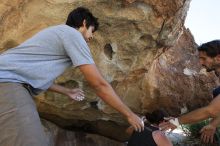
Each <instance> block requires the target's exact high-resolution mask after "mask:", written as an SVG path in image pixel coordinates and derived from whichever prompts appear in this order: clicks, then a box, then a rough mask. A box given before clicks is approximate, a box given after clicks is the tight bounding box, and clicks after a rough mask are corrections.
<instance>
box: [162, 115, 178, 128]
mask: <svg viewBox="0 0 220 146" xmlns="http://www.w3.org/2000/svg"><path fill="white" fill-rule="evenodd" d="M164 120H165V121H164V122H162V123H160V124H159V128H160V130H162V131H167V130H170V131H173V130H174V129H176V128H177V127H178V125H179V122H178V123H177V124H175V122H176V120H177V121H178V119H177V118H174V117H164Z"/></svg>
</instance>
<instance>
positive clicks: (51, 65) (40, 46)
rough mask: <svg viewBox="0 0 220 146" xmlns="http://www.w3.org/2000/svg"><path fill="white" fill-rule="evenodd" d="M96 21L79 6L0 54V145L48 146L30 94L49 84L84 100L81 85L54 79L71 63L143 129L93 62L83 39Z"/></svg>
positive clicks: (88, 12)
mask: <svg viewBox="0 0 220 146" xmlns="http://www.w3.org/2000/svg"><path fill="white" fill-rule="evenodd" d="M98 26H99V24H98V21H97V18H96V17H94V16H93V15H92V13H91V12H90V11H89V10H88V9H86V8H83V7H79V8H77V9H75V10H73V11H72V12H71V13H70V14H69V16H68V19H67V22H66V24H65V25H64V24H63V25H58V26H52V27H49V28H46V29H44V30H42V31H40V32H39V33H37V34H36V35H34V36H33V37H32V38H30V39H28V40H27V41H25V42H24V43H22V44H21V45H19V46H17V47H15V48H12V49H9V50H8V51H6V52H4V53H2V54H1V55H0V129H1V130H0V135H6V136H4V137H0V144H2V145H19V146H20V145H21V146H30V145H31V146H46V145H47V144H46V141H45V136H44V132H43V129H42V127H41V123H40V118H39V116H38V114H37V111H36V107H35V104H34V103H33V100H32V98H31V96H32V94H38V93H39V92H41V91H45V90H47V89H49V90H51V91H55V92H58V93H61V94H64V95H67V96H69V97H70V98H72V99H74V100H82V98H83V97H84V94H83V91H81V90H80V89H68V88H65V87H62V86H60V85H56V84H54V83H53V81H54V80H55V79H56V78H57V77H58V76H59V75H61V74H62V73H63V72H64V71H65V69H66V68H68V67H71V66H74V67H79V69H80V71H81V72H82V74H83V75H84V77H85V79H86V80H87V81H88V82H89V83H90V85H91V87H92V88H94V89H95V92H96V94H97V95H98V96H99V97H100V98H101V99H103V100H104V101H105V102H106V103H108V104H109V105H110V106H112V107H113V108H115V109H116V110H117V111H119V112H120V113H121V114H123V115H124V116H125V117H126V118H127V120H128V122H129V123H130V124H131V125H132V126H133V127H134V129H135V130H138V131H141V130H143V127H144V125H143V122H142V120H141V119H140V118H139V117H138V116H137V115H136V114H134V113H133V112H132V111H131V110H130V109H129V108H128V107H127V106H126V105H125V104H124V103H123V102H122V101H121V100H120V98H119V97H118V96H117V95H116V93H115V92H114V90H113V89H112V87H111V86H110V84H109V83H107V82H106V81H105V80H104V79H103V77H102V76H101V74H100V73H99V71H98V69H97V68H96V66H95V64H94V61H93V59H92V56H91V53H90V50H89V47H88V45H87V43H86V42H88V41H90V40H91V39H92V38H93V33H94V32H95V31H96V30H97V29H98ZM11 129H13V130H12V131H10V130H11ZM15 141H16V143H15Z"/></svg>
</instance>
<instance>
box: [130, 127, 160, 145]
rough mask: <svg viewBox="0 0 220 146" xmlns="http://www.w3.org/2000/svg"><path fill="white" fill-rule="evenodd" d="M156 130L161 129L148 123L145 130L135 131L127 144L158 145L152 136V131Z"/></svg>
mask: <svg viewBox="0 0 220 146" xmlns="http://www.w3.org/2000/svg"><path fill="white" fill-rule="evenodd" d="M156 130H159V128H156V127H153V126H150V125H146V126H145V127H144V131H142V132H133V134H132V135H131V137H130V138H129V140H128V145H127V146H157V144H156V143H155V141H154V139H153V136H152V132H153V131H156Z"/></svg>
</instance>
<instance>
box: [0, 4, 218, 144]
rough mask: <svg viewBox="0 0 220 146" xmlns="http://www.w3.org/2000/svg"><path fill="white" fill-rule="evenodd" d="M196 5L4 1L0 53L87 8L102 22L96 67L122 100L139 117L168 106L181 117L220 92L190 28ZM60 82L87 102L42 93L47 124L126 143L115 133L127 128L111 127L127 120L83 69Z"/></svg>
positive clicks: (96, 43)
mask: <svg viewBox="0 0 220 146" xmlns="http://www.w3.org/2000/svg"><path fill="white" fill-rule="evenodd" d="M189 3H190V0H4V1H3V0H1V3H0V18H1V19H0V22H1V23H0V35H1V39H0V50H1V51H3V50H6V49H8V48H11V47H13V46H16V45H17V44H20V43H22V42H23V41H25V40H26V39H28V38H30V37H31V36H32V35H33V34H35V33H37V32H38V31H40V30H41V29H43V28H46V27H48V26H51V25H56V24H60V23H64V22H65V19H66V16H67V15H68V13H69V12H70V11H71V10H72V9H74V8H76V7H78V6H84V7H88V8H89V9H90V10H91V11H92V12H93V13H94V15H95V16H97V17H98V18H99V22H100V29H99V30H98V31H97V32H96V33H95V39H94V40H93V41H92V42H91V43H90V44H89V46H90V47H91V51H92V54H93V57H94V60H95V62H96V64H97V66H98V68H99V69H100V71H101V73H102V74H103V76H104V77H105V78H106V80H108V81H109V82H110V83H111V85H112V86H113V88H114V89H115V90H116V92H117V93H118V95H119V96H120V97H121V99H122V100H123V101H124V102H125V103H126V104H127V105H128V106H129V107H131V109H132V110H133V111H135V112H136V113H138V114H144V113H145V112H150V111H152V110H154V109H156V108H159V107H162V108H165V109H166V110H167V111H168V112H169V113H170V114H171V115H177V114H180V113H181V112H184V111H186V110H192V109H194V108H197V107H199V106H202V105H205V104H207V103H208V101H209V100H210V99H211V94H210V93H211V89H212V88H213V87H214V86H216V85H217V82H216V81H217V78H216V76H215V75H214V74H207V73H204V72H200V67H199V65H198V57H197V53H198V52H197V51H196V49H195V48H196V44H195V43H194V40H193V38H192V36H191V34H190V32H189V31H188V30H185V28H184V26H183V25H184V20H185V17H186V13H187V10H188V7H189ZM56 82H57V83H59V84H63V85H65V86H68V87H80V88H82V89H83V90H84V91H85V94H86V99H85V100H84V101H82V102H73V101H71V100H70V99H68V98H67V97H65V96H62V95H59V94H55V93H51V92H46V93H44V94H41V95H40V96H39V97H37V98H36V102H37V105H38V107H39V111H40V114H41V116H42V117H43V118H46V119H48V120H51V121H53V122H55V123H57V124H59V125H60V126H62V127H66V128H70V127H71V128H72V127H75V128H81V129H83V130H84V131H88V132H91V131H92V132H95V133H99V134H101V135H105V136H108V137H111V138H114V139H118V140H122V139H125V137H124V136H123V132H121V133H120V134H115V133H114V132H111V133H109V130H113V131H114V130H115V131H117V130H118V131H120V130H121V129H123V128H121V129H120V128H118V127H117V126H115V125H114V124H112V123H111V121H114V122H116V123H118V124H121V125H125V123H126V121H125V119H124V118H123V117H121V115H119V114H118V113H117V112H116V111H114V110H112V109H111V108H110V107H109V106H107V105H106V104H104V103H103V102H102V101H101V100H100V99H99V98H98V97H97V96H96V95H95V94H94V92H93V91H92V89H91V88H90V87H89V85H88V83H87V82H86V81H85V80H84V79H83V77H82V75H81V74H80V72H79V70H77V69H73V68H71V69H69V70H67V71H66V72H65V73H64V74H63V75H62V76H61V77H59V78H58V79H57V80H56ZM98 121H99V122H98ZM100 121H101V122H100ZM106 121H108V123H109V125H111V126H110V128H109V129H108V128H107V129H104V128H103V127H105V126H103V125H105V124H104V123H105V122H106ZM97 123H99V124H97ZM88 125H89V126H88ZM107 125H108V124H107ZM87 127H89V128H90V129H89V130H88V128H87ZM119 127H120V126H119ZM91 129H92V130H91ZM119 135H120V136H119Z"/></svg>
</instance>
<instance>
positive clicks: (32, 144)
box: [0, 83, 47, 146]
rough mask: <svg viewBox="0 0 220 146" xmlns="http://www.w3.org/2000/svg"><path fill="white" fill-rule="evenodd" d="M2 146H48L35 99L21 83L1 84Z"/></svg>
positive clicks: (0, 130) (0, 133)
mask: <svg viewBox="0 0 220 146" xmlns="http://www.w3.org/2000/svg"><path fill="white" fill-rule="evenodd" d="M0 146H47V142H46V136H45V133H44V131H43V127H42V125H41V122H40V118H39V115H38V112H37V109H36V105H35V103H34V101H33V98H32V96H31V95H30V93H29V92H28V90H27V89H26V88H24V87H23V85H22V84H19V83H0Z"/></svg>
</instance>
